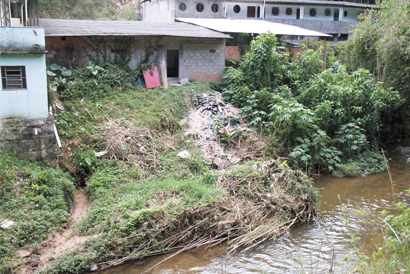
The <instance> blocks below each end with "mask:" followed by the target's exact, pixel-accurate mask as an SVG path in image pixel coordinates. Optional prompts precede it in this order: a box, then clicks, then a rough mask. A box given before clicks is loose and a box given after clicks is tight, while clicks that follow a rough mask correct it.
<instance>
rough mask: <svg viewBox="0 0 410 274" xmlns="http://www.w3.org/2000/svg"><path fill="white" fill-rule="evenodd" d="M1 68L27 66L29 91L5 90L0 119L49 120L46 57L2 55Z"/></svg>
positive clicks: (1, 93) (0, 94) (0, 92)
mask: <svg viewBox="0 0 410 274" xmlns="http://www.w3.org/2000/svg"><path fill="white" fill-rule="evenodd" d="M0 66H25V68H26V81H27V89H16V90H3V87H2V83H1V81H0V119H5V118H23V119H35V118H47V117H48V111H47V76H46V62H45V59H44V55H40V56H38V55H12V56H10V55H0Z"/></svg>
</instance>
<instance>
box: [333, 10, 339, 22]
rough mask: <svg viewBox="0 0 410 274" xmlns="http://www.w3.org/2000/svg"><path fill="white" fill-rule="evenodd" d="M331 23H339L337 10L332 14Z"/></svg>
mask: <svg viewBox="0 0 410 274" xmlns="http://www.w3.org/2000/svg"><path fill="white" fill-rule="evenodd" d="M333 21H339V9H335V12H334V14H333Z"/></svg>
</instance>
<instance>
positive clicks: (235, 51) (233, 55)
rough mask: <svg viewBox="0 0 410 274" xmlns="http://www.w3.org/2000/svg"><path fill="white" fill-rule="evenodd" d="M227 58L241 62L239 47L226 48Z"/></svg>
mask: <svg viewBox="0 0 410 274" xmlns="http://www.w3.org/2000/svg"><path fill="white" fill-rule="evenodd" d="M225 58H226V59H235V60H241V59H242V55H241V53H240V52H239V46H226V48H225Z"/></svg>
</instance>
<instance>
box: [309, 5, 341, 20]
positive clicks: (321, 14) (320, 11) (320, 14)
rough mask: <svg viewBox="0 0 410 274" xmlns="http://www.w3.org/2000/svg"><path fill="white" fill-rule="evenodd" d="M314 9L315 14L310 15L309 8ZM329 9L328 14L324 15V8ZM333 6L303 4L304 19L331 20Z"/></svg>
mask: <svg viewBox="0 0 410 274" xmlns="http://www.w3.org/2000/svg"><path fill="white" fill-rule="evenodd" d="M312 8H313V9H316V16H315V17H312V16H310V9H312ZM326 9H330V11H331V13H330V16H326V15H325V10H326ZM333 14H334V8H332V7H319V6H305V14H304V15H305V20H320V21H333Z"/></svg>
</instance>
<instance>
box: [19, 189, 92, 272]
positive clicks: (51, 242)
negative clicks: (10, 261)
mask: <svg viewBox="0 0 410 274" xmlns="http://www.w3.org/2000/svg"><path fill="white" fill-rule="evenodd" d="M89 210H90V202H89V200H88V198H87V195H85V193H84V190H83V189H78V190H77V191H76V194H75V209H74V212H73V213H72V215H71V220H70V222H69V225H68V227H66V228H65V230H64V231H63V232H56V231H55V232H53V234H52V235H50V236H49V237H48V238H47V239H45V240H44V241H43V242H41V244H40V251H39V254H40V255H39V256H37V257H35V258H33V259H32V260H30V261H28V263H27V264H26V266H25V267H24V268H23V269H22V270H21V271H20V272H19V273H21V274H29V273H34V271H35V270H36V269H41V268H44V267H46V266H47V265H48V264H49V262H50V261H49V259H48V258H49V257H53V256H56V255H60V254H62V253H63V252H64V251H66V250H68V249H72V248H74V247H75V246H78V245H81V244H83V243H84V242H85V240H86V239H88V238H89V237H90V236H77V235H73V234H74V230H75V228H76V225H77V224H78V223H79V222H80V221H81V220H82V219H84V218H85V217H86V216H87V214H88V211H89ZM19 254H20V257H21V258H23V257H28V256H30V255H31V253H30V252H29V251H27V250H20V251H19Z"/></svg>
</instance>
